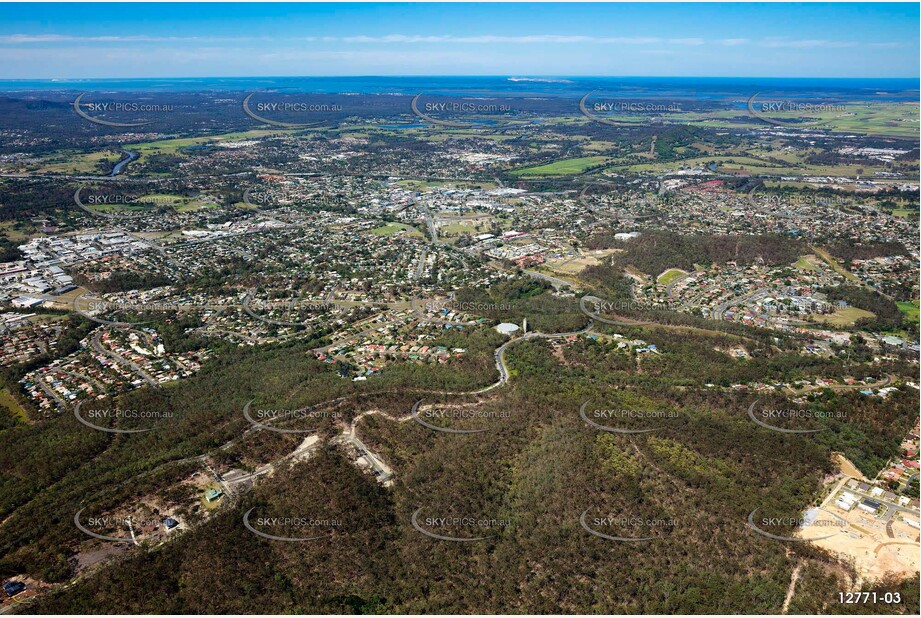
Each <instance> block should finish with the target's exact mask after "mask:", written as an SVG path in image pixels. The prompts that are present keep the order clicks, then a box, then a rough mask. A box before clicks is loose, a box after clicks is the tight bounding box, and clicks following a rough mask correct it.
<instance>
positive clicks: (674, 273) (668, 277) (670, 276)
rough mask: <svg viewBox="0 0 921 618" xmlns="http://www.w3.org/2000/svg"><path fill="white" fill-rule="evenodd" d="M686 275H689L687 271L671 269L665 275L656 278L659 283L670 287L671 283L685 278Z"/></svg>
mask: <svg viewBox="0 0 921 618" xmlns="http://www.w3.org/2000/svg"><path fill="white" fill-rule="evenodd" d="M686 274H688V273H687V271H685V270H681V269H680V268H669V269H668V270H666V271H665V272H664V273H662V274H661V275H659V276H658V277H657V278H656V281H658V282H659V283H661V284H662V285H668V284H670V283H671V282H673V281H675V280H676V279H678V278H680V277H683V276H684V275H686Z"/></svg>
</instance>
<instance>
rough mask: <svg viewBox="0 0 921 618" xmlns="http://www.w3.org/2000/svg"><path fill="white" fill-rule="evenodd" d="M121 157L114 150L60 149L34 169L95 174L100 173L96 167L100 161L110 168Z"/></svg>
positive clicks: (44, 171)
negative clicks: (77, 150)
mask: <svg viewBox="0 0 921 618" xmlns="http://www.w3.org/2000/svg"><path fill="white" fill-rule="evenodd" d="M122 158H123V156H122V154H121V153H120V152H116V151H114V150H105V151H102V152H90V153H80V152H75V151H61V152H56V153H54V154H53V155H51V156H49V157H46V158H45V159H44V160H43V161H42V162H41V163H40V164H39V167H38V168H37V169H36V170H34V171H36V172H39V173H47V174H86V175H97V174H101V172H100V170H99V168H98V167H97V166H98V164H99V163H100V162H102V161H104V162H106V164H107V166H108V167H109V168H112V167H114V166H115V164H116V163H118V162H119V161H121V160H122ZM106 173H107V172H106Z"/></svg>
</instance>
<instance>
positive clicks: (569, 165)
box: [510, 156, 610, 176]
mask: <svg viewBox="0 0 921 618" xmlns="http://www.w3.org/2000/svg"><path fill="white" fill-rule="evenodd" d="M609 160H610V159H609V158H608V157H601V156H596V157H579V158H576V159H562V160H560V161H554V162H553V163H548V164H546V165H538V166H536V167H525V168H522V169H518V170H513V171H512V172H510V173H511V174H512V175H513V176H568V175H570V174H581V173H582V172H584V171H585V170H587V169H589V168H591V167H595V166H596V165H603V164H604V163H606V162H607V161H609Z"/></svg>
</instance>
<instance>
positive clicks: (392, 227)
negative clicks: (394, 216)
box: [371, 223, 422, 236]
mask: <svg viewBox="0 0 921 618" xmlns="http://www.w3.org/2000/svg"><path fill="white" fill-rule="evenodd" d="M399 232H404V233H405V234H406V235H407V236H422V232H420V231H419V230H417V229H416V228H414V227H413V226H411V225H406V224H404V223H388V224H387V225H382V226H381V227H377V228H374V229H373V230H371V233H372V234H377V235H378V236H391V235H393V234H397V233H399Z"/></svg>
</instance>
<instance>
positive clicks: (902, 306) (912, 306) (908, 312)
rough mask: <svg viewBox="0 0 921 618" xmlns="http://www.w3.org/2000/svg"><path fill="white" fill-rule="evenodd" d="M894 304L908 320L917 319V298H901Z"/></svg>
mask: <svg viewBox="0 0 921 618" xmlns="http://www.w3.org/2000/svg"><path fill="white" fill-rule="evenodd" d="M895 304H896V305H897V306H898V308H899V311H901V312H902V315H904V316H905V319H907V320H908V321H909V322H917V321H918V315H919V309H918V301H917V300H901V301H898V302H896V303H895Z"/></svg>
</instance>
